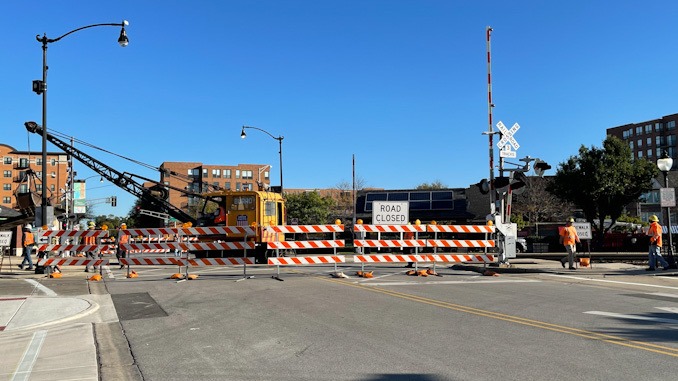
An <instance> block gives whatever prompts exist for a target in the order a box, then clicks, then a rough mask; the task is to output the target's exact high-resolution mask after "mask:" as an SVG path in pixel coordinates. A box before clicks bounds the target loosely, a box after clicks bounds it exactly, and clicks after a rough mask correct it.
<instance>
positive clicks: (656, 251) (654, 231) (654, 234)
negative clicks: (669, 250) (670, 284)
mask: <svg viewBox="0 0 678 381" xmlns="http://www.w3.org/2000/svg"><path fill="white" fill-rule="evenodd" d="M648 220H649V221H650V230H648V231H647V235H649V236H650V251H648V253H647V257H648V263H649V266H650V267H648V268H647V269H646V270H647V271H654V270H655V266H656V265H657V261H659V263H660V264H661V265H662V267H663V268H664V270H668V269H669V264H668V262H666V260H665V259H664V257H662V227H661V226H660V225H659V219H658V218H657V216H656V215H654V214H653V215H651V216H650V218H648ZM669 234H670V233H669Z"/></svg>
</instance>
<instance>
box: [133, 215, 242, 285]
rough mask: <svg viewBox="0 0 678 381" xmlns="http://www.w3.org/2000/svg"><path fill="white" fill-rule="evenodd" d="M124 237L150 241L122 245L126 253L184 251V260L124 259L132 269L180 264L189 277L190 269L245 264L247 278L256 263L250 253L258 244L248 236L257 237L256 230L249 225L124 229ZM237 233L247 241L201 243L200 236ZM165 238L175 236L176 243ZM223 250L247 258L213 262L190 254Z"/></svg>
mask: <svg viewBox="0 0 678 381" xmlns="http://www.w3.org/2000/svg"><path fill="white" fill-rule="evenodd" d="M120 232H121V234H127V235H130V236H133V237H134V236H137V237H138V236H142V237H143V236H147V237H148V238H147V239H145V241H146V242H135V243H128V244H120V247H121V248H122V249H123V250H126V251H127V252H131V253H139V252H141V253H149V252H150V253H152V252H169V251H174V252H175V253H176V252H183V253H185V257H183V258H164V260H161V259H163V258H143V259H141V258H129V259H128V260H125V261H123V260H122V259H121V260H120V262H121V263H123V264H125V265H127V266H129V265H130V264H136V265H164V264H171V265H178V266H186V277H188V267H189V266H226V265H243V266H244V277H245V278H247V269H246V268H245V266H246V265H248V264H254V260H253V259H252V258H248V257H247V250H248V249H249V250H253V249H254V247H255V246H254V242H251V241H247V236H248V235H254V234H255V231H254V229H253V228H251V227H249V226H213V227H197V228H156V229H123V230H120ZM235 234H238V235H240V234H243V235H244V240H243V241H236V242H221V241H213V242H212V241H210V242H200V236H204V235H209V236H214V235H219V236H228V235H235ZM153 236H158V239H151V238H153ZM161 237H165V239H169V237H173V239H174V242H169V241H167V242H161V241H162V239H161ZM156 242H157V243H156ZM217 250H219V251H223V250H242V251H243V257H238V258H214V259H212V258H210V259H190V258H189V253H190V252H191V251H217Z"/></svg>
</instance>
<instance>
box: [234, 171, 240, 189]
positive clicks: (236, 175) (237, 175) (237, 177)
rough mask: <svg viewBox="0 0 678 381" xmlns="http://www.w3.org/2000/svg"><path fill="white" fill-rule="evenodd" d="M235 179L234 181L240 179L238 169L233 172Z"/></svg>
mask: <svg viewBox="0 0 678 381" xmlns="http://www.w3.org/2000/svg"><path fill="white" fill-rule="evenodd" d="M235 178H236V179H239V178H240V170H239V169H236V170H235ZM237 190H240V189H237Z"/></svg>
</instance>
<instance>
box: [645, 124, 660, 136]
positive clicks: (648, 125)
mask: <svg viewBox="0 0 678 381" xmlns="http://www.w3.org/2000/svg"><path fill="white" fill-rule="evenodd" d="M657 124H659V123H657ZM645 133H646V134H651V133H652V125H651V124H646V125H645Z"/></svg>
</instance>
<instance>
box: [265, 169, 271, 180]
mask: <svg viewBox="0 0 678 381" xmlns="http://www.w3.org/2000/svg"><path fill="white" fill-rule="evenodd" d="M268 176H269V172H268V171H266V172H264V180H270V179H269V178H268Z"/></svg>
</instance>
